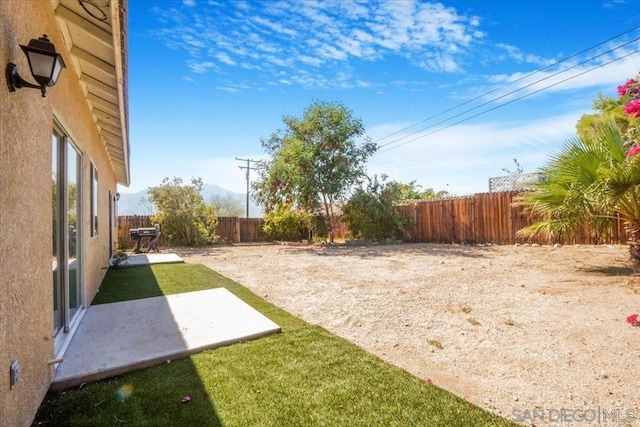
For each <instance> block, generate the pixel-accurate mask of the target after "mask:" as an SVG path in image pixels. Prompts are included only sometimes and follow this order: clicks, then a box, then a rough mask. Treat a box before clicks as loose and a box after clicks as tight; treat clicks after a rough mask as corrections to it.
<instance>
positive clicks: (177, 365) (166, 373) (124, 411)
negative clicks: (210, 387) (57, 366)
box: [33, 266, 222, 426]
mask: <svg viewBox="0 0 640 427" xmlns="http://www.w3.org/2000/svg"><path fill="white" fill-rule="evenodd" d="M192 270H194V269H193V268H187V269H186V270H185V269H184V268H175V267H166V266H153V267H150V266H139V267H131V268H126V269H112V270H109V271H108V272H107V274H106V276H105V278H104V280H103V283H102V286H101V287H100V292H99V293H98V294H97V295H96V297H95V298H94V305H96V304H107V303H116V302H123V301H128V300H136V299H143V298H151V297H158V296H163V295H167V294H171V293H178V292H187V291H192V290H201V289H202V288H203V287H204V281H203V280H198V274H197V273H195V274H188V275H189V276H190V277H191V278H192V279H193V280H190V281H189V283H188V284H187V285H185V286H182V285H180V283H179V280H180V279H181V278H184V275H185V274H187V271H188V272H190V273H193V271H192ZM195 270H198V269H195ZM172 276H177V277H172ZM176 281H178V282H176ZM206 282H207V283H208V285H207V287H209V288H211V287H212V286H211V280H208V281H206ZM119 307H120V306H119ZM122 307H124V306H122ZM105 308H106V307H105ZM153 308H154V313H151V314H152V315H153V322H154V324H155V325H156V326H158V325H161V326H160V328H161V329H162V331H163V334H164V335H163V336H165V335H166V336H170V337H172V341H175V342H174V344H175V346H176V347H175V349H176V351H179V350H181V349H182V348H183V347H184V348H185V349H186V348H187V346H186V343H184V342H182V344H180V341H181V340H183V339H182V334H181V329H180V325H178V324H177V323H176V321H175V318H174V316H173V314H172V312H171V308H170V307H169V305H168V303H167V301H166V300H165V299H158V300H156V301H154V303H153ZM90 310H91V308H90ZM108 310H109V312H110V313H112V316H113V313H126V312H127V310H128V309H127V310H124V311H122V310H121V309H118V310H116V307H115V306H114V307H113V308H109V309H108ZM121 317H127V316H126V314H124V315H122V316H121ZM104 322H106V323H104ZM105 324H106V325H107V326H108V327H104V325H105ZM127 325H128V323H127V319H123V318H113V319H108V318H105V319H104V320H103V322H101V324H100V327H99V329H100V330H101V332H96V331H91V330H89V331H88V333H89V335H88V336H90V337H91V336H97V337H101V338H102V339H97V340H96V341H93V340H92V339H91V338H88V339H86V340H85V342H84V343H83V344H84V345H85V346H86V345H88V346H104V345H105V343H106V345H107V348H100V349H99V350H98V352H92V349H93V348H97V347H88V349H89V350H87V349H86V348H82V347H78V346H82V344H80V343H78V344H77V345H76V347H74V346H71V347H70V348H69V351H73V350H75V349H77V350H76V355H82V358H81V359H79V360H80V362H81V363H79V364H78V365H70V366H78V367H80V366H83V365H91V364H92V362H95V363H93V364H94V366H102V368H101V369H103V373H106V372H108V371H109V370H110V369H113V370H119V372H122V370H121V368H122V366H130V367H131V368H132V369H133V367H138V368H139V367H141V366H145V365H147V366H148V365H156V366H155V367H151V368H148V369H138V370H136V371H133V372H130V373H127V374H125V375H120V376H116V377H113V378H110V379H106V380H103V381H97V382H93V383H91V384H88V385H85V384H82V385H80V386H79V387H75V388H70V389H67V390H64V391H61V392H57V391H56V392H54V391H50V392H49V393H47V395H46V397H45V399H44V401H43V403H42V405H41V406H40V409H39V410H38V413H37V415H36V419H35V421H34V423H33V425H36V426H39V425H52V426H53V425H55V426H58V425H60V426H62V425H64V426H72V425H91V426H114V425H120V424H126V425H153V426H162V425H176V422H177V421H178V420H179V422H180V423H181V425H206V426H219V425H222V423H221V421H220V419H219V416H218V413H217V411H216V408H215V407H214V405H213V404H212V403H211V400H210V399H209V393H208V391H207V390H206V388H205V386H204V384H203V382H202V380H201V377H200V375H199V373H198V370H197V368H196V367H195V365H194V364H193V362H192V360H191V359H190V358H186V359H185V358H183V359H179V360H177V361H172V362H170V361H168V360H166V359H165V358H161V357H158V356H156V358H155V359H146V358H148V357H153V355H154V354H166V353H165V352H166V349H164V347H161V348H162V350H159V348H158V346H157V345H156V344H160V343H159V342H157V341H155V340H156V339H158V337H152V336H139V337H137V335H138V334H139V330H138V329H136V328H129V327H128V326H127ZM105 328H106V329H105ZM144 333H145V332H142V334H144ZM123 334H127V336H124V335H123ZM78 335H81V334H80V331H79V332H78ZM81 336H85V337H86V335H81ZM114 336H115V338H110V337H114ZM117 337H120V338H121V339H120V343H117V342H113V341H112V339H113V340H118V338H117ZM165 339H166V337H165ZM136 341H138V342H141V343H142V342H146V344H140V346H142V347H141V348H142V349H144V351H142V352H141V353H140V354H139V355H138V356H136V353H135V352H127V348H129V347H128V346H129V345H132V346H135V345H136ZM165 342H166V341H165ZM109 343H113V344H111V345H110V344H109ZM123 343H125V344H124V346H123ZM109 347H110V348H109ZM110 350H113V353H114V354H113V355H111V354H110ZM123 351H124V352H127V353H121V352H123ZM88 355H93V356H91V359H92V360H90V361H87V360H85V359H87V357H89V356H88ZM103 355H106V357H105V358H102V356H103ZM73 356H74V355H68V356H66V358H67V359H68V361H67V363H73V362H71V360H74V357H73ZM140 358H142V359H140ZM115 359H117V360H120V361H121V365H120V366H119V367H118V366H116V365H114V364H113V363H112V362H111V361H112V360H115ZM75 360H78V359H75ZM127 360H129V361H128V362H126V361H127ZM144 360H147V361H146V362H143V361H144ZM123 361H124V363H122V362H123ZM87 362H90V363H87ZM130 363H133V364H132V365H131V364H130ZM61 368H65V366H63V365H61ZM70 369H71V368H70ZM104 369H106V370H104ZM72 372H76V374H74V376H71V377H70V378H74V379H73V380H72V381H70V385H73V384H78V383H79V382H80V381H83V380H84V379H83V378H82V376H75V375H78V374H77V373H78V372H84V374H81V375H87V374H88V375H90V376H94V375H96V374H95V373H90V372H86V370H84V369H81V370H80V371H73V370H72ZM98 375H102V374H98ZM63 378H66V377H63ZM183 400H184V402H183Z"/></svg>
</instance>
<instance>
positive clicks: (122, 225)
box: [118, 215, 262, 249]
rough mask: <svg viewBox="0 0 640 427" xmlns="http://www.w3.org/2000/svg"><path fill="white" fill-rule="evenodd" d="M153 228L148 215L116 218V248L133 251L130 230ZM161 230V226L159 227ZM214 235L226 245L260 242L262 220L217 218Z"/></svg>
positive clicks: (163, 240)
mask: <svg viewBox="0 0 640 427" xmlns="http://www.w3.org/2000/svg"><path fill="white" fill-rule="evenodd" d="M141 227H153V223H152V222H151V217H149V216H148V215H129V216H119V217H118V247H119V249H133V247H134V246H135V241H132V240H130V239H129V230H130V229H132V228H141ZM160 228H161V229H162V226H161V227H160ZM216 234H218V236H219V237H220V240H221V241H223V242H226V243H238V242H260V241H262V218H237V217H218V228H217V230H216ZM165 237H166V236H164V235H161V236H160V239H159V241H158V246H160V247H162V246H167V244H171V243H172V242H168V241H167V240H166V238H165Z"/></svg>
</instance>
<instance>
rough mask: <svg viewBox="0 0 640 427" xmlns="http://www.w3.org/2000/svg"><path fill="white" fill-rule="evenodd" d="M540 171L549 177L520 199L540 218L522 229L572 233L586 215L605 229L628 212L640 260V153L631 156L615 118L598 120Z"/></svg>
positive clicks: (630, 233) (531, 234)
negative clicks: (618, 216) (614, 120)
mask: <svg viewBox="0 0 640 427" xmlns="http://www.w3.org/2000/svg"><path fill="white" fill-rule="evenodd" d="M541 172H542V174H543V175H544V176H545V180H544V181H543V182H541V183H539V184H537V185H536V187H535V188H534V189H533V190H531V191H529V192H527V193H524V194H523V195H522V196H521V197H520V198H519V199H518V201H517V204H519V205H521V206H525V207H526V209H525V211H526V212H528V213H529V214H531V215H533V216H534V217H538V218H541V219H540V221H538V222H535V223H534V224H532V225H530V226H528V227H526V228H524V229H522V230H520V231H519V232H518V234H519V235H520V236H524V237H534V236H544V237H549V238H552V239H553V238H557V237H558V236H561V235H571V234H572V233H573V232H574V231H575V230H576V226H577V225H579V224H584V223H585V221H587V224H588V225H589V227H590V228H591V229H592V230H595V231H597V232H603V231H605V230H606V229H607V228H608V227H610V226H611V224H612V221H611V220H612V218H615V217H616V213H618V214H620V215H621V216H623V217H624V218H625V228H626V231H627V238H628V241H629V243H630V252H631V255H632V256H633V257H634V258H635V259H637V260H640V204H639V203H638V201H639V200H640V156H627V149H626V147H625V141H624V138H623V135H622V133H621V132H620V130H619V128H618V127H617V125H616V124H615V122H613V121H609V122H605V123H602V124H598V125H595V126H594V127H593V128H592V129H591V131H590V132H583V135H582V137H581V138H574V139H571V140H569V141H567V142H566V143H565V145H564V146H563V147H562V149H561V150H560V152H559V153H557V154H554V155H552V156H551V159H550V160H549V161H548V163H547V164H546V165H545V166H544V167H542V168H541Z"/></svg>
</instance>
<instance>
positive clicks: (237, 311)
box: [51, 254, 280, 390]
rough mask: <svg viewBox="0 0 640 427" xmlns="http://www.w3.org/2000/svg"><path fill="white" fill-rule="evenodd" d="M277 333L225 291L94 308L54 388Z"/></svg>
mask: <svg viewBox="0 0 640 427" xmlns="http://www.w3.org/2000/svg"><path fill="white" fill-rule="evenodd" d="M161 255H164V254H161ZM147 257H149V258H147V263H148V262H153V261H154V259H153V258H154V255H147ZM165 258H166V257H165ZM163 260H164V258H158V261H159V262H162V261H163ZM173 262H180V261H173ZM140 265H143V261H142V260H140ZM277 332H280V327H279V326H278V325H277V324H275V323H274V322H272V321H271V320H269V319H268V318H266V317H265V316H263V315H262V314H260V313H259V312H258V311H256V310H255V309H253V308H252V307H250V306H249V305H248V304H246V303H245V302H244V301H242V300H240V299H239V298H238V297H236V296H235V295H233V294H232V293H231V292H229V291H228V290H226V289H224V288H216V289H208V290H203V291H197V292H188V293H182V294H175V295H169V296H162V297H154V298H145V299H139V300H132V301H124V302H117V303H112V304H101V305H92V306H90V307H89V309H88V310H87V312H86V313H85V315H84V317H83V319H82V322H81V323H80V325H79V326H78V329H77V331H76V333H75V335H74V336H73V338H72V340H71V342H70V344H69V347H68V348H67V350H66V352H65V354H64V361H63V362H62V363H60V364H58V365H57V369H56V375H55V378H54V380H53V383H52V384H51V389H52V390H60V389H65V388H69V387H73V386H77V385H80V384H82V383H86V382H90V381H96V380H100V379H104V378H108V377H112V376H115V375H120V374H122V373H125V372H128V371H131V370H134V369H140V368H144V367H148V366H152V365H156V364H160V363H166V362H167V360H171V359H175V358H181V357H185V356H188V355H190V354H194V353H197V352H200V351H203V350H206V349H211V348H216V347H220V346H224V345H229V344H233V343H237V342H241V341H247V340H251V339H255V338H258V337H262V336H266V335H270V334H273V333H277Z"/></svg>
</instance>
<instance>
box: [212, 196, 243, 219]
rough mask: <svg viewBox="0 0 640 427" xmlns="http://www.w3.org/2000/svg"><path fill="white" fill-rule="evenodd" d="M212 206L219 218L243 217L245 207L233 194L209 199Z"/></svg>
mask: <svg viewBox="0 0 640 427" xmlns="http://www.w3.org/2000/svg"><path fill="white" fill-rule="evenodd" d="M208 204H209V205H210V206H212V207H213V208H214V209H215V211H216V215H217V216H237V217H240V216H243V215H244V207H243V206H242V201H241V200H238V199H237V198H234V196H232V195H231V194H225V195H222V194H218V195H214V196H211V197H210V198H209V203H208Z"/></svg>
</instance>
